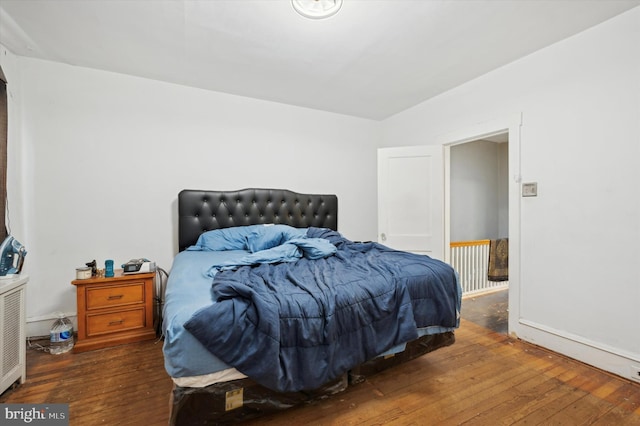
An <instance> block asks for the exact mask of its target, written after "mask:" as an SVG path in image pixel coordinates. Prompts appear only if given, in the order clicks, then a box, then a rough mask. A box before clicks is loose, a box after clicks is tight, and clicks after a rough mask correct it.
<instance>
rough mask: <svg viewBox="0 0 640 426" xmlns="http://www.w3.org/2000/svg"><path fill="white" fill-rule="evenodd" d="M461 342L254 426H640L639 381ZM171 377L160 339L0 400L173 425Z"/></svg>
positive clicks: (109, 420) (85, 359) (535, 353)
mask: <svg viewBox="0 0 640 426" xmlns="http://www.w3.org/2000/svg"><path fill="white" fill-rule="evenodd" d="M456 339H457V341H456V343H455V344H454V345H453V346H450V347H447V348H443V349H440V350H438V351H435V352H433V353H430V354H427V355H424V356H422V357H420V358H418V359H415V360H413V361H411V362H409V363H406V364H403V365H399V366H397V367H394V368H392V369H389V370H387V371H384V372H382V373H379V374H377V375H375V376H371V377H369V378H367V380H366V381H365V382H364V383H361V384H359V385H355V386H351V387H349V388H348V389H347V390H346V391H345V392H342V393H340V394H337V395H334V396H332V397H331V398H328V399H325V400H321V401H317V402H314V403H311V404H306V405H303V406H300V407H297V408H293V409H290V410H287V411H283V412H280V413H275V414H272V415H268V416H265V417H263V418H260V419H256V420H254V421H250V422H247V424H248V425H266V426H269V425H282V424H296V425H298V424H300V425H314V426H315V425H359V426H363V425H383V424H384V425H420V426H422V425H425V424H439V425H440V424H441V425H445V426H446V425H457V424H469V425H498V424H504V425H514V424H543V425H546V424H562V425H573V424H576V425H578V424H580V425H583V424H593V425H601V426H604V425H607V426H609V425H618V424H620V425H622V424H624V425H640V384H638V383H634V382H631V381H628V380H625V379H623V378H620V377H617V376H613V375H611V374H608V373H604V372H602V371H600V370H597V369H594V368H592V367H589V366H586V365H584V364H582V363H579V362H577V361H574V360H571V359H568V358H565V357H563V356H560V355H558V354H554V353H552V352H549V351H547V350H544V349H542V348H539V347H536V346H533V345H529V344H527V343H524V342H521V341H517V340H514V339H511V338H509V337H507V336H506V335H504V334H499V333H495V332H492V331H491V330H488V329H485V328H483V327H480V326H477V325H475V324H472V323H469V322H467V321H465V320H463V321H462V325H461V328H460V330H459V331H458V332H457V333H456ZM172 386H173V385H172V382H171V379H170V378H169V377H168V376H167V374H166V373H165V371H164V364H163V358H162V347H161V344H158V343H156V342H154V341H148V342H139V343H134V344H130V345H124V346H118V347H114V348H106V349H101V350H98V351H89V352H84V353H80V354H74V353H69V354H63V355H58V356H53V355H50V354H47V353H43V352H38V351H36V350H33V349H30V350H28V351H27V382H26V383H24V384H23V385H20V386H18V387H17V388H15V389H12V390H9V391H7V392H5V393H4V394H2V395H1V396H0V403H21V402H25V403H26V402H28V403H68V404H69V411H70V424H71V425H72V426H93V425H140V424H144V425H149V426H155V425H166V424H167V423H168V420H169V398H170V393H171V389H172Z"/></svg>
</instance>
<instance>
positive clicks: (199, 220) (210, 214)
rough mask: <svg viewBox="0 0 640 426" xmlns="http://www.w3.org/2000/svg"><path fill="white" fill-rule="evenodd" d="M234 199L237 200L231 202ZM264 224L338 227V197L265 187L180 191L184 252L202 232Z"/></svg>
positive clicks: (180, 238)
mask: <svg viewBox="0 0 640 426" xmlns="http://www.w3.org/2000/svg"><path fill="white" fill-rule="evenodd" d="M230 200H233V201H232V202H231V203H229V201H230ZM260 223H282V224H286V225H291V226H294V227H297V228H306V227H309V226H315V227H319V228H331V229H334V230H337V229H338V197H337V196H335V195H321V194H300V193H296V192H293V191H289V190H286V189H261V188H249V189H241V190H238V191H200V190H188V189H185V190H183V191H181V192H180V193H179V194H178V249H179V250H180V251H182V250H184V249H185V248H187V247H189V246H191V245H193V244H195V242H196V241H197V239H198V237H199V236H200V234H201V233H202V232H205V231H210V230H213V229H219V228H228V227H231V226H246V225H255V224H260Z"/></svg>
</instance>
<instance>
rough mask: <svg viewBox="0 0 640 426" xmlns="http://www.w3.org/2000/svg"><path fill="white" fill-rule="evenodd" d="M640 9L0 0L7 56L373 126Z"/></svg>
mask: <svg viewBox="0 0 640 426" xmlns="http://www.w3.org/2000/svg"><path fill="white" fill-rule="evenodd" d="M638 5H640V0H344V4H343V6H342V9H341V10H340V11H339V13H338V14H336V15H335V16H332V17H330V18H328V19H326V20H310V19H306V18H303V17H302V16H300V15H298V14H296V12H295V11H294V10H293V8H292V6H291V2H290V1H289V0H203V1H196V0H91V1H81V0H48V1H43V0H0V44H2V45H4V46H5V47H6V48H7V49H9V50H10V51H11V52H13V53H14V54H16V55H20V56H29V57H34V58H40V59H45V60H50V61H56V62H62V63H65V64H71V65H77V66H82V67H88V68H96V69H101V70H107V71H113V72H117V73H123V74H130V75H134V76H139V77H144V78H151V79H155V80H161V81H166V82H172V83H177V84H181V85H186V86H192V87H198V88H203V89H208V90H214V91H219V92H225V93H230V94H235V95H241V96H247V97H251V98H257V99H263V100H268V101H275V102H281V103H285V104H291V105H296V106H301V107H307V108H314V109H319V110H324V111H331V112H335V113H340V114H347V115H352V116H356V117H363V118H369V119H374V120H382V119H384V118H387V117H389V116H391V115H393V114H396V113H398V112H400V111H403V110H405V109H407V108H410V107H412V106H414V105H416V104H418V103H420V102H422V101H424V100H426V99H429V98H431V97H433V96H436V95H438V94H440V93H443V92H445V91H447V90H449V89H451V88H453V87H455V86H458V85H460V84H462V83H464V82H465V81H468V80H471V79H473V78H476V77H478V76H480V75H482V74H485V73H487V72H489V71H491V70H493V69H496V68H498V67H501V66H503V65H505V64H507V63H509V62H512V61H514V60H516V59H518V58H521V57H523V56H525V55H528V54H530V53H532V52H535V51H536V50H538V49H541V48H543V47H545V46H548V45H550V44H552V43H555V42H557V41H559V40H562V39H565V38H567V37H570V36H571V35H573V34H576V33H578V32H580V31H583V30H585V29H587V28H589V27H591V26H594V25H596V24H598V23H600V22H603V21H605V20H607V19H609V18H611V17H613V16H615V15H618V14H620V13H622V12H624V11H626V10H628V9H630V8H632V7H635V6H638Z"/></svg>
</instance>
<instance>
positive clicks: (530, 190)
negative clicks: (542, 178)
mask: <svg viewBox="0 0 640 426" xmlns="http://www.w3.org/2000/svg"><path fill="white" fill-rule="evenodd" d="M522 196H523V197H537V196H538V182H527V183H523V184H522Z"/></svg>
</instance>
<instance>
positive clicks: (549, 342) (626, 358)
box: [516, 319, 640, 381]
mask: <svg viewBox="0 0 640 426" xmlns="http://www.w3.org/2000/svg"><path fill="white" fill-rule="evenodd" d="M518 323H519V327H518V328H519V330H518V331H517V332H516V334H517V337H518V338H520V339H522V340H524V341H527V342H529V343H533V344H535V345H538V346H542V347H544V348H547V349H550V350H552V351H554V352H557V353H559V354H562V355H565V356H568V357H570V358H573V359H576V360H578V361H581V362H584V363H585V364H589V365H592V366H594V367H596V368H599V369H601V370H604V371H608V372H610V373H613V374H616V375H618V376H620V377H623V378H625V379H629V380H634V381H638V380H639V378H638V377H637V372H635V369H637V366H638V365H640V354H634V353H629V352H626V351H624V350H621V349H618V348H614V347H611V346H608V345H606V344H602V343H599V342H594V341H591V340H589V339H586V338H584V337H581V336H578V335H574V334H571V333H568V332H566V331H561V330H555V329H553V328H551V327H548V326H545V325H543V324H538V323H536V322H534V321H529V320H525V319H520V321H519V322H518ZM634 372H635V373H634Z"/></svg>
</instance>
